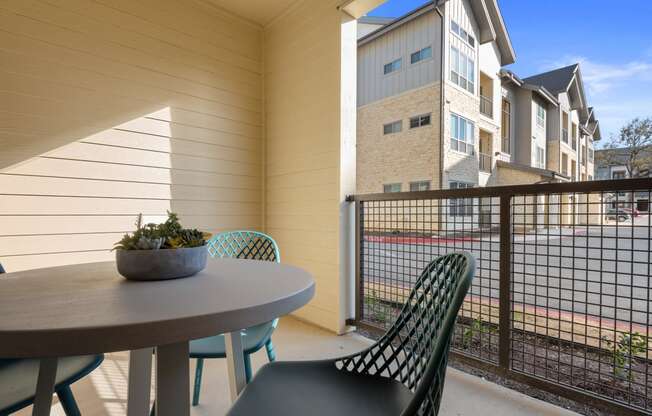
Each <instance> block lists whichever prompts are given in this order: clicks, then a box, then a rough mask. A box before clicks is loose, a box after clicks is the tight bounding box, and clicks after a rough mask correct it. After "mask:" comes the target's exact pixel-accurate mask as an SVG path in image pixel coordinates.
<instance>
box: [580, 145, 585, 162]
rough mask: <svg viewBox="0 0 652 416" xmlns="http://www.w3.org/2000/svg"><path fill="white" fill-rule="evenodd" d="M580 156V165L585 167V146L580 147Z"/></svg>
mask: <svg viewBox="0 0 652 416" xmlns="http://www.w3.org/2000/svg"><path fill="white" fill-rule="evenodd" d="M581 149H582V156H581V161H582V165H586V146H584V145H582V147H581Z"/></svg>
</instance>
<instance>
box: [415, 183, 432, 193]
mask: <svg viewBox="0 0 652 416" xmlns="http://www.w3.org/2000/svg"><path fill="white" fill-rule="evenodd" d="M429 190H430V181H419V182H410V191H411V192H418V191H429Z"/></svg>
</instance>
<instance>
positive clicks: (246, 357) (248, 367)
mask: <svg viewBox="0 0 652 416" xmlns="http://www.w3.org/2000/svg"><path fill="white" fill-rule="evenodd" d="M244 365H245V376H246V377H247V383H249V382H250V381H251V377H252V374H251V356H250V355H249V354H245V355H244Z"/></svg>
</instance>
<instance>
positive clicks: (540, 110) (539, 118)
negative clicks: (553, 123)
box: [536, 103, 546, 128]
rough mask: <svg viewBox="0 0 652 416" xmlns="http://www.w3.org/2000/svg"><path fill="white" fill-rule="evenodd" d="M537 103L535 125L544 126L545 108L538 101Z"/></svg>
mask: <svg viewBox="0 0 652 416" xmlns="http://www.w3.org/2000/svg"><path fill="white" fill-rule="evenodd" d="M536 105H537V127H539V128H545V127H546V109H545V108H543V106H542V105H541V104H539V103H536Z"/></svg>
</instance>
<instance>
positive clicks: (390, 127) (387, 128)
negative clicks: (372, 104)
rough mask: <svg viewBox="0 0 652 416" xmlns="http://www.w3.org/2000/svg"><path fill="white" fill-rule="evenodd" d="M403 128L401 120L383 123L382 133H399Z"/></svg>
mask: <svg viewBox="0 0 652 416" xmlns="http://www.w3.org/2000/svg"><path fill="white" fill-rule="evenodd" d="M402 130H403V120H398V121H394V122H392V123H387V124H383V134H385V135H387V134H393V133H400V132H401V131H402Z"/></svg>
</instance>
